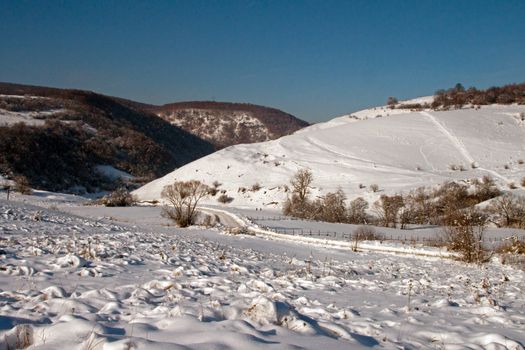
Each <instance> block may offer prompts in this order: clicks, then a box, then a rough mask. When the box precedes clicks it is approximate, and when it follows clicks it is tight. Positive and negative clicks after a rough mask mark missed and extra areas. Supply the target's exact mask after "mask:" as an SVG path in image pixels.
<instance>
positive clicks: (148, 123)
mask: <svg viewBox="0 0 525 350" xmlns="http://www.w3.org/2000/svg"><path fill="white" fill-rule="evenodd" d="M0 125H1V126H0V175H7V176H8V177H11V178H14V177H16V176H23V177H25V178H27V180H28V181H29V183H30V185H31V186H32V187H35V188H39V189H46V190H53V191H72V190H73V191H74V190H78V191H80V192H82V191H84V190H86V189H87V190H88V191H97V190H100V189H111V188H114V187H115V186H118V185H119V179H118V178H117V179H115V178H113V177H112V176H111V173H115V171H114V170H115V169H120V170H123V171H125V172H128V173H130V174H131V175H133V176H134V177H135V178H139V179H138V181H146V180H148V179H153V178H156V177H159V176H162V175H164V174H166V173H167V172H168V171H170V170H173V169H174V168H177V167H180V166H182V165H184V164H186V163H188V162H190V161H192V160H195V159H197V158H200V157H202V156H204V155H207V154H209V153H211V152H212V151H213V146H212V145H211V144H210V143H208V142H206V141H204V140H202V139H200V138H198V137H196V136H194V135H192V134H190V133H188V132H186V131H184V130H182V129H180V128H178V127H176V126H174V125H172V124H170V123H168V122H166V121H165V120H163V119H161V118H158V117H157V116H156V115H155V114H153V113H151V112H147V111H145V110H142V109H140V108H134V107H133V106H130V105H127V104H125V103H122V102H121V101H120V100H119V99H116V98H113V97H109V96H104V95H100V94H97V93H94V92H90V91H81V90H69V89H54V88H46V87H36V86H27V85H18V84H8V83H0ZM99 166H105V167H102V168H100V167H99ZM108 166H109V168H108ZM113 168H114V169H113ZM108 170H109V172H108ZM108 175H109V176H108ZM140 178H142V179H140Z"/></svg>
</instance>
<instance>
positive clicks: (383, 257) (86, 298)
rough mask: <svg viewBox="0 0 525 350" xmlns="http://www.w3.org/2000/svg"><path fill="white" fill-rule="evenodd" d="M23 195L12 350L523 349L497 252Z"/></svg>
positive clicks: (2, 218)
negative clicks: (460, 254)
mask: <svg viewBox="0 0 525 350" xmlns="http://www.w3.org/2000/svg"><path fill="white" fill-rule="evenodd" d="M24 198H25V199H26V202H25V203H24V202H20V201H19V200H20V199H21V198H16V199H17V201H10V202H6V201H4V200H2V201H0V349H13V348H15V347H19V348H20V347H22V345H29V348H30V349H59V348H60V349H63V348H68V349H258V348H265V349H266V348H269V349H271V348H274V349H321V348H322V349H361V348H385V349H523V348H524V344H525V332H523V330H524V329H525V298H524V296H523V290H525V272H524V271H522V270H519V269H516V268H513V267H511V266H508V265H502V264H500V263H498V262H497V260H495V261H493V262H491V263H489V264H486V265H483V266H477V265H466V264H463V263H459V262H456V261H453V260H451V259H442V258H435V257H423V256H417V255H393V254H381V253H375V252H358V253H353V252H351V251H349V250H344V249H332V248H324V247H322V246H316V245H307V244H304V243H295V242H294V241H293V240H272V239H268V238H264V237H263V236H261V237H257V236H244V235H243V236H232V235H226V234H224V233H222V232H221V230H218V229H206V228H194V229H187V230H182V229H176V228H174V227H170V226H166V225H167V222H166V221H164V219H162V218H161V217H160V215H159V211H158V208H154V207H135V208H112V209H108V208H100V207H83V206H80V205H79V201H75V200H74V199H73V198H68V199H67V203H64V201H63V199H62V198H61V197H60V196H57V197H56V198H50V195H41V196H40V197H37V199H38V200H37V201H32V200H31V199H30V198H29V197H24ZM31 203H34V204H31ZM44 206H45V207H44ZM46 207H47V208H46Z"/></svg>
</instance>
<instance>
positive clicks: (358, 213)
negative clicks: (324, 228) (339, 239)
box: [348, 197, 368, 224]
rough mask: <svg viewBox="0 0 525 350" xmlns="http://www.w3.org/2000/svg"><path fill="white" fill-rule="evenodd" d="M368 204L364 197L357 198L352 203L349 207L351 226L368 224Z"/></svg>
mask: <svg viewBox="0 0 525 350" xmlns="http://www.w3.org/2000/svg"><path fill="white" fill-rule="evenodd" d="M367 209H368V202H367V201H366V200H364V199H363V198H362V197H357V198H356V199H354V200H353V201H351V202H350V205H349V207H348V222H349V223H351V224H366V218H367V215H366V210H367Z"/></svg>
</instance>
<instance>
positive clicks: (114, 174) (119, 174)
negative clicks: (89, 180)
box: [95, 165, 133, 180]
mask: <svg viewBox="0 0 525 350" xmlns="http://www.w3.org/2000/svg"><path fill="white" fill-rule="evenodd" d="M95 169H96V171H98V172H99V173H101V174H102V175H104V176H106V177H108V178H110V179H112V180H116V179H122V180H131V179H133V175H131V174H129V173H127V172H125V171H122V170H119V169H117V168H115V167H113V166H111V165H97V166H96V167H95Z"/></svg>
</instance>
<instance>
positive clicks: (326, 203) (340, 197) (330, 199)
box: [313, 188, 346, 222]
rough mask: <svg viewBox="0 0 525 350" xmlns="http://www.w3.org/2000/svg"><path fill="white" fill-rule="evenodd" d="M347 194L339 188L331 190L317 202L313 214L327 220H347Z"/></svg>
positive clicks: (319, 218) (317, 217)
mask: <svg viewBox="0 0 525 350" xmlns="http://www.w3.org/2000/svg"><path fill="white" fill-rule="evenodd" d="M345 200H346V195H345V194H344V192H343V190H342V189H341V188H339V189H338V190H337V191H336V192H329V193H327V194H326V195H324V196H323V198H322V199H321V200H320V201H319V202H318V203H316V205H315V208H316V209H317V210H315V213H313V216H314V217H315V218H316V219H318V220H322V221H327V222H345V221H346V206H345Z"/></svg>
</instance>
